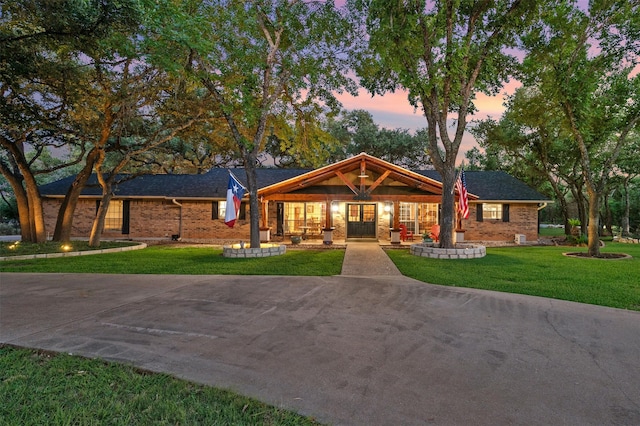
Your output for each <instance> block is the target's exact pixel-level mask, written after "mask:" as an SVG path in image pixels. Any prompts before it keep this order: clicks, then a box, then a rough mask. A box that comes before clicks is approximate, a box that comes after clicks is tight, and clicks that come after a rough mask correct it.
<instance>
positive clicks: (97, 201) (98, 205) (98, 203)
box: [96, 200, 100, 215]
mask: <svg viewBox="0 0 640 426" xmlns="http://www.w3.org/2000/svg"><path fill="white" fill-rule="evenodd" d="M99 209H100V200H96V215H97V214H98V210H99Z"/></svg>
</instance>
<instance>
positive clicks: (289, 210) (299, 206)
mask: <svg viewBox="0 0 640 426" xmlns="http://www.w3.org/2000/svg"><path fill="white" fill-rule="evenodd" d="M325 207H326V206H325V204H324V203H285V205H284V232H285V233H287V234H291V233H302V234H307V233H311V234H319V233H320V231H321V229H322V227H323V226H324V220H325V217H326V216H325Z"/></svg>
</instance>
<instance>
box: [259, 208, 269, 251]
mask: <svg viewBox="0 0 640 426" xmlns="http://www.w3.org/2000/svg"><path fill="white" fill-rule="evenodd" d="M260 210H261V212H260V242H261V243H268V242H269V241H271V228H269V226H268V224H269V201H265V200H262V201H261V203H260Z"/></svg>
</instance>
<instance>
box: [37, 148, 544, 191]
mask: <svg viewBox="0 0 640 426" xmlns="http://www.w3.org/2000/svg"><path fill="white" fill-rule="evenodd" d="M363 165H364V172H365V173H370V172H371V174H372V175H378V176H380V177H381V176H383V175H385V176H386V177H385V178H389V179H393V180H396V181H398V182H401V183H403V184H405V185H407V186H409V187H412V188H417V189H419V190H422V191H425V192H431V193H433V194H441V193H442V185H441V183H440V182H441V180H440V174H439V173H438V172H437V171H435V170H418V171H411V170H407V169H404V168H402V167H400V166H397V165H394V164H392V163H388V162H386V161H384V160H381V159H379V158H376V157H372V156H370V155H368V154H365V153H362V154H359V155H357V156H355V157H351V158H348V159H346V160H342V161H339V162H337V163H334V164H330V165H328V166H325V167H321V168H319V169H277V168H259V169H256V174H257V180H258V182H257V183H258V188H260V190H259V194H260V195H262V196H264V195H269V194H276V193H282V192H287V191H293V190H295V189H296V188H301V187H307V188H308V187H310V186H313V184H316V183H318V182H321V181H322V180H324V179H327V177H328V176H333V177H335V176H338V175H339V174H343V175H344V174H347V173H352V174H353V173H362V167H363ZM231 172H232V173H233V174H234V175H235V176H236V177H237V178H238V180H239V181H240V182H241V183H242V184H243V185H245V186H246V182H247V179H246V173H245V169H240V168H237V169H231ZM465 174H466V182H467V191H468V192H469V194H470V197H469V198H470V200H474V199H475V198H476V196H477V198H478V199H477V201H478V202H489V201H495V202H505V201H509V202H549V201H550V199H549V198H547V197H545V196H544V195H542V194H540V193H539V192H537V191H535V190H534V189H532V188H530V187H529V186H527V185H526V184H525V183H524V182H522V181H520V180H518V179H516V178H514V177H513V176H511V175H509V174H507V173H505V172H502V171H465ZM121 177H122V179H124V180H122V181H121V182H120V183H118V184H116V185H114V193H115V196H116V197H120V198H165V199H173V198H175V199H205V200H215V199H225V198H226V194H227V184H228V181H229V171H228V169H224V168H216V169H212V170H211V171H209V172H207V173H204V174H156V175H141V176H137V177H135V178H131V179H128V180H127V178H128V176H126V175H122V176H121ZM74 178H75V176H69V177H66V178H64V179H60V180H58V181H56V182H52V183H49V184H46V185H42V186H41V187H40V193H41V194H42V195H43V196H45V197H54V198H55V197H63V196H64V195H65V194H66V193H67V191H68V189H69V187H70V186H71V184H72V182H73V180H74ZM374 181H375V180H374ZM345 186H346V184H345ZM370 186H371V182H369V187H370ZM101 193H102V190H101V188H100V187H99V185H98V183H97V179H96V177H95V175H92V176H91V178H90V179H89V182H88V184H87V186H85V188H84V189H83V191H82V196H83V197H92V198H94V197H95V198H99V197H101Z"/></svg>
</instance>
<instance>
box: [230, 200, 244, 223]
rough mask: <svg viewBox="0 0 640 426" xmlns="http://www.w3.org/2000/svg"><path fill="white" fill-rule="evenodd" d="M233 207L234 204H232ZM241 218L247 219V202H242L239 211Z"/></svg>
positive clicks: (239, 217)
mask: <svg viewBox="0 0 640 426" xmlns="http://www.w3.org/2000/svg"><path fill="white" fill-rule="evenodd" d="M231 208H233V206H231ZM238 219H239V220H247V203H240V212H239V213H238Z"/></svg>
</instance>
